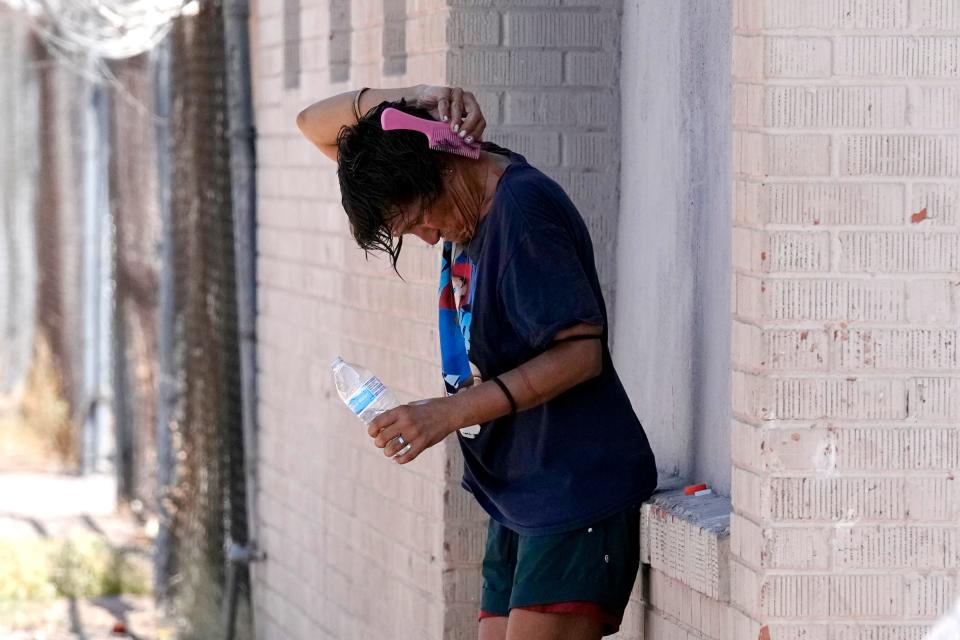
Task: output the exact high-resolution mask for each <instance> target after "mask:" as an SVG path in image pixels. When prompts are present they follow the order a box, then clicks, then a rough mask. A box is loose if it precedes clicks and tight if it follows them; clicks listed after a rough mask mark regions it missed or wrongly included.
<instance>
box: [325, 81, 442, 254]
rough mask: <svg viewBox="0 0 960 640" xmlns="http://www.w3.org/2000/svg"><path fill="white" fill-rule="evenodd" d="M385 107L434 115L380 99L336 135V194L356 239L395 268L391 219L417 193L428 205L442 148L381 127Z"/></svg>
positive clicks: (437, 190)
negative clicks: (354, 122) (337, 187)
mask: <svg viewBox="0 0 960 640" xmlns="http://www.w3.org/2000/svg"><path fill="white" fill-rule="evenodd" d="M387 107H394V108H395V109H399V110H401V111H405V112H406V113H409V114H412V115H415V116H418V117H421V118H429V119H433V117H432V116H431V115H430V114H429V113H428V112H427V111H425V110H423V109H418V108H416V107H412V106H410V105H408V104H406V102H405V101H403V100H401V101H399V102H381V103H380V104H379V105H377V106H376V107H374V108H373V109H371V110H370V111H368V112H367V113H366V114H365V115H364V116H363V117H362V118H360V121H359V122H358V123H357V124H355V125H350V126H344V127H343V128H341V129H340V133H339V134H338V135H337V149H338V160H337V161H338V164H339V166H338V168H337V177H338V178H339V180H340V194H341V202H342V203H343V208H344V210H345V211H346V212H347V218H348V219H349V220H350V231H351V233H352V234H353V238H354V240H356V242H357V244H358V245H359V246H360V248H361V249H363V250H364V251H365V252H367V253H370V252H375V251H382V252H384V253H386V254H387V255H389V256H390V264H391V265H392V266H393V269H394V271H396V269H397V259H398V258H399V257H400V249H401V247H402V246H403V239H402V238H398V239H394V238H393V236H392V235H391V233H390V221H391V220H393V219H394V218H395V217H396V216H397V215H399V214H400V208H401V207H404V206H407V205H409V204H410V203H412V202H415V201H416V200H417V199H420V201H421V206H422V207H423V208H428V207H430V206H431V205H432V204H433V203H434V202H436V200H437V198H439V197H440V194H441V192H442V191H443V171H444V169H445V167H446V160H445V159H444V155H445V154H443V153H438V152H436V151H432V150H431V149H430V148H429V147H428V146H427V137H426V136H425V135H423V134H422V133H417V132H415V131H406V130H397V131H384V130H383V128H382V127H381V126H380V114H381V113H382V112H383V110H384V109H386V108H387Z"/></svg>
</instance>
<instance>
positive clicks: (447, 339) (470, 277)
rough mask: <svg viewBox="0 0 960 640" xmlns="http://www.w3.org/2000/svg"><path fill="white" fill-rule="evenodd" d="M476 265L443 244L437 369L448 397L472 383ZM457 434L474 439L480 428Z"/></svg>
mask: <svg viewBox="0 0 960 640" xmlns="http://www.w3.org/2000/svg"><path fill="white" fill-rule="evenodd" d="M475 274H476V265H475V264H474V263H473V261H472V260H470V258H469V257H468V256H467V253H466V252H465V251H464V250H463V247H462V246H460V245H458V244H456V243H454V242H451V241H449V240H448V241H445V242H444V243H443V253H442V254H441V258H440V287H439V294H440V315H439V328H440V366H441V372H442V374H443V384H444V386H445V388H446V391H447V395H453V394H455V393H456V392H457V391H459V390H460V389H462V388H464V387H467V386H470V385H471V384H472V383H473V371H472V370H471V368H470V320H471V319H472V317H473V294H474V291H475V290H476V288H475V287H474V286H473V285H474V276H475ZM460 433H461V434H462V435H463V436H464V437H467V438H474V437H476V435H477V434H478V433H480V426H479V425H473V426H470V427H463V428H462V429H460Z"/></svg>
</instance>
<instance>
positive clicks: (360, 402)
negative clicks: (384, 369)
mask: <svg viewBox="0 0 960 640" xmlns="http://www.w3.org/2000/svg"><path fill="white" fill-rule="evenodd" d="M330 370H331V371H332V372H333V381H334V383H335V384H336V385H337V395H339V396H340V399H341V400H343V403H344V404H346V405H347V407H349V408H350V411H353V413H354V415H356V416H357V417H358V418H360V420H362V421H363V423H364V424H370V423H371V422H372V421H373V419H374V418H376V417H377V416H378V415H380V414H381V413H383V412H384V411H387V410H389V409H393V408H394V407H397V406H399V405H400V402H399V401H398V400H397V398H396V396H394V395H393V393H391V391H390V389H388V388H387V386H386V385H385V384H383V383H382V382H381V381H380V378H378V377H377V376H375V375H373V372H372V371H370V370H369V369H365V368H364V367H360V366H357V365H355V364H350V363H349V362H346V361H345V360H344V359H343V358H337V359H336V360H334V361H333V362H331V363H330ZM409 450H410V445H409V444H407V445H406V446H405V447H404V448H403V449H401V450H400V451H398V452H397V454H396V455H401V454H403V453H406V452H407V451H409Z"/></svg>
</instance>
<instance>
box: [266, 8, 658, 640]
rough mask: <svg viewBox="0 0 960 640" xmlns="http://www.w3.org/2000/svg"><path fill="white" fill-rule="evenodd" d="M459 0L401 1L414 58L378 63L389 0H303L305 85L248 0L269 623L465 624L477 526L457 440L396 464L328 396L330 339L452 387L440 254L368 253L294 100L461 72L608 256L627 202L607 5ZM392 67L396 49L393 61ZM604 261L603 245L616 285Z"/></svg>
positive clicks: (371, 627)
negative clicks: (614, 215) (560, 188)
mask: <svg viewBox="0 0 960 640" xmlns="http://www.w3.org/2000/svg"><path fill="white" fill-rule="evenodd" d="M452 4H453V6H452V7H449V6H447V3H446V2H442V1H440V0H417V1H415V2H407V7H406V25H405V43H406V59H405V66H406V73H405V74H404V75H392V76H391V75H387V76H385V75H384V63H383V46H382V42H383V35H384V34H383V30H384V22H385V19H384V11H383V7H384V3H383V2H382V1H380V0H363V1H362V2H359V1H355V2H346V1H345V0H330V1H329V2H320V1H319V0H301V14H300V18H301V24H300V32H301V35H302V41H301V44H300V47H301V49H300V54H301V67H302V72H301V74H300V86H299V88H294V89H292V90H287V91H284V90H283V88H282V87H283V82H282V80H283V71H284V70H283V64H284V59H283V42H284V34H283V13H282V12H283V8H284V3H283V2H282V0H257V2H256V3H255V6H254V19H253V21H252V34H253V42H252V46H253V60H254V85H255V86H254V94H255V103H256V104H255V107H256V118H257V128H258V132H259V139H258V165H259V174H258V184H259V216H260V227H259V231H258V238H259V254H260V255H259V261H258V267H259V281H260V290H259V295H260V309H259V318H258V331H259V352H258V357H259V366H260V391H261V400H260V407H259V415H260V424H261V436H260V452H261V459H260V464H259V470H260V474H261V477H262V487H261V495H260V505H261V514H260V516H261V520H262V528H263V531H264V539H263V540H262V544H263V546H264V550H265V551H266V552H267V554H268V559H267V560H266V561H265V562H264V563H263V564H261V565H258V567H257V568H256V570H255V576H254V579H255V584H254V598H255V615H256V620H257V631H258V637H259V638H261V639H267V640H271V639H283V640H287V639H297V638H299V639H304V640H305V639H310V640H313V639H315V638H344V639H345V638H350V639H353V638H378V639H379V638H398V639H400V638H411V639H412V638H416V639H418V640H420V639H424V638H437V639H439V638H474V637H475V636H476V616H477V609H478V604H479V603H478V599H479V593H480V573H479V563H480V561H481V557H482V551H483V544H484V536H485V524H486V519H485V517H484V516H483V514H482V513H481V511H480V509H479V508H478V507H477V505H476V504H475V502H474V501H473V499H472V498H470V497H469V496H468V495H467V494H466V493H465V492H464V491H463V490H462V489H461V488H460V487H459V481H460V476H461V470H462V467H461V465H462V461H461V459H460V454H459V450H458V445H457V443H456V442H455V441H453V440H452V439H451V440H449V441H448V442H446V443H444V444H443V445H442V446H437V447H434V448H433V449H432V450H431V451H429V452H428V453H427V454H425V455H423V456H422V457H421V458H420V460H419V461H418V462H417V463H415V464H414V465H411V466H409V467H405V468H400V467H397V466H396V465H393V464H390V463H389V462H388V461H387V460H385V459H384V458H383V456H382V455H381V454H380V452H379V451H378V450H376V449H375V448H374V447H372V445H371V444H370V442H369V439H368V438H367V436H366V434H365V433H364V431H363V429H362V428H361V427H360V425H359V423H357V422H356V420H355V419H354V418H352V416H350V415H349V414H348V412H347V411H346V409H344V408H343V407H342V406H341V404H340V401H339V400H338V399H337V398H336V395H335V392H334V390H333V389H332V386H331V383H330V380H329V373H328V363H329V361H330V359H331V358H332V357H334V356H335V355H337V354H342V355H343V356H344V357H346V358H347V359H348V360H354V361H357V362H360V363H363V364H365V365H367V366H369V367H370V368H372V369H373V370H375V371H376V372H377V373H378V374H379V375H380V376H381V377H382V378H383V379H384V381H385V382H386V383H387V384H388V385H390V386H391V387H392V388H393V389H395V390H396V391H398V392H399V393H400V395H401V396H402V397H403V398H405V399H414V398H419V397H426V396H432V395H438V394H440V393H441V392H442V386H441V384H440V380H439V376H438V367H437V362H438V361H439V359H438V353H437V338H436V329H435V322H436V304H437V302H436V290H435V287H436V284H435V283H436V278H437V261H438V258H437V255H436V252H435V250H434V249H431V248H427V247H425V246H423V245H422V244H420V243H418V242H417V241H411V242H408V243H407V244H406V246H405V247H404V256H403V258H402V260H401V265H400V269H401V272H402V273H403V274H404V277H405V278H406V282H402V281H400V280H398V279H397V278H396V276H395V275H393V273H392V272H391V271H390V269H389V268H388V266H387V264H386V262H385V261H384V260H371V261H369V262H367V261H365V260H364V259H363V256H362V253H361V252H360V251H359V250H357V249H356V248H355V247H354V246H353V242H352V240H351V238H350V237H349V234H348V232H347V225H346V221H345V216H344V214H343V210H342V208H341V207H340V205H339V200H340V195H339V189H338V186H337V181H336V176H335V171H334V169H335V168H334V166H333V164H332V163H329V161H327V160H326V158H324V157H323V156H321V154H320V153H319V152H317V151H316V150H315V149H313V147H312V146H311V145H309V143H307V142H306V141H304V140H303V139H302V138H301V136H300V134H299V132H298V131H297V130H296V126H295V118H296V114H297V113H298V112H299V110H300V109H302V108H303V107H304V106H306V105H307V104H309V103H310V102H312V101H314V100H316V99H319V98H322V97H326V96H328V95H330V94H333V93H337V92H340V91H346V90H348V89H352V88H356V87H358V86H403V85H409V84H416V83H420V82H427V83H438V84H441V83H442V84H462V85H464V86H467V87H469V88H470V89H471V90H474V91H475V92H476V93H477V95H478V97H479V99H480V100H481V103H482V104H483V106H484V111H485V114H486V116H487V120H488V122H489V126H490V128H489V129H488V136H487V137H488V138H490V139H492V140H493V141H495V142H499V143H501V144H503V145H505V146H508V147H511V148H513V149H515V150H517V151H519V152H521V153H523V154H525V155H527V156H528V157H529V158H530V160H531V161H532V162H534V163H535V164H537V165H538V166H540V167H542V168H543V169H544V170H546V171H549V172H550V173H551V175H553V176H555V177H556V178H557V179H558V180H560V181H561V183H562V184H563V185H564V186H565V187H566V188H567V189H568V191H569V192H570V194H571V196H572V197H573V199H574V200H575V201H577V203H578V204H579V205H580V206H581V207H582V211H583V213H584V215H585V216H586V217H587V218H588V220H590V221H591V223H592V227H593V229H594V237H595V238H596V239H597V253H598V255H599V256H607V257H609V256H612V251H611V248H612V243H613V232H612V229H613V228H614V227H613V226H612V222H614V221H611V220H606V219H604V218H603V217H602V216H609V215H610V212H611V211H615V210H616V172H617V163H618V161H619V158H618V156H617V154H616V153H611V151H612V150H613V149H615V146H614V145H612V141H613V139H615V137H616V127H617V123H618V100H617V97H616V89H615V81H616V65H617V55H618V54H617V48H616V40H617V37H616V34H617V33H618V29H617V16H616V3H614V2H610V1H606V2H603V1H600V0H598V1H597V2H586V3H575V4H577V5H578V6H575V7H573V6H571V7H570V8H562V9H555V8H553V7H550V6H549V5H556V4H559V3H557V2H547V3H546V5H548V6H544V7H540V6H539V5H538V4H536V3H530V2H496V3H491V2H454V3H452ZM491 5H495V6H491ZM347 21H348V22H347ZM347 25H348V26H349V27H350V29H349V33H346V32H343V31H336V33H334V34H332V35H333V36H334V37H333V38H332V39H331V30H332V29H339V30H342V29H344V28H345V26H347ZM389 36H390V37H391V38H396V37H397V34H396V32H395V31H391V33H390V34H389ZM391 42H392V44H391V52H393V49H395V48H396V47H395V44H396V43H395V42H393V41H391ZM393 53H395V52H393ZM398 66H399V67H402V65H398V64H397V61H396V60H395V59H392V60H391V64H390V65H389V69H388V71H389V70H391V69H396V68H398ZM345 76H348V80H344V77H345ZM611 267H612V261H610V260H605V261H603V263H602V266H601V271H602V274H603V278H604V283H605V284H606V285H610V284H611V283H612V279H613V274H612V269H611ZM638 606H639V605H638ZM636 628H637V630H638V631H639V628H640V627H639V625H638V626H637V627H636Z"/></svg>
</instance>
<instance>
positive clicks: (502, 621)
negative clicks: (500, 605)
mask: <svg viewBox="0 0 960 640" xmlns="http://www.w3.org/2000/svg"><path fill="white" fill-rule="evenodd" d="M506 638H507V617H506V616H496V617H494V618H484V619H483V620H481V621H480V635H479V636H477V640H506Z"/></svg>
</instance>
